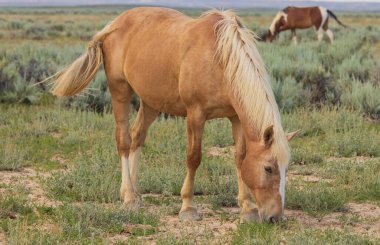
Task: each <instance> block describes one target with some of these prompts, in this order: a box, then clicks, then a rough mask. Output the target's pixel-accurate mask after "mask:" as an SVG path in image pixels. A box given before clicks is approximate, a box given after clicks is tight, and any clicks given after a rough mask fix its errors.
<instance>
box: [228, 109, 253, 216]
mask: <svg viewBox="0 0 380 245" xmlns="http://www.w3.org/2000/svg"><path fill="white" fill-rule="evenodd" d="M230 121H231V124H232V134H233V138H234V142H235V150H236V153H235V161H236V174H237V177H238V187H239V193H238V203H239V207H240V221H241V222H246V221H252V220H258V219H259V215H258V211H257V208H256V205H255V204H254V203H253V201H252V194H251V191H250V190H249V189H248V187H247V186H246V184H245V183H244V182H243V179H242V178H241V164H242V162H243V160H244V158H245V153H246V147H245V139H244V135H243V130H242V127H241V123H240V120H239V118H238V117H237V116H236V117H233V118H230Z"/></svg>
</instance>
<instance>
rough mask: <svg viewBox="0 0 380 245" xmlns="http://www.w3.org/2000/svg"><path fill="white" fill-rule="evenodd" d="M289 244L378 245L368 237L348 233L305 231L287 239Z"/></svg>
mask: <svg viewBox="0 0 380 245" xmlns="http://www.w3.org/2000/svg"><path fill="white" fill-rule="evenodd" d="M286 240H287V242H289V244H297V245H298V244H300V245H301V244H315V245H317V244H342V245H343V244H352V245H354V244H357V245H365V244H368V245H369V244H376V242H374V241H371V240H370V239H369V238H367V237H362V236H359V235H355V234H353V233H351V232H348V231H337V230H330V229H328V230H323V231H322V230H317V229H304V230H302V231H301V232H297V233H295V234H293V235H292V236H289V238H288V239H286Z"/></svg>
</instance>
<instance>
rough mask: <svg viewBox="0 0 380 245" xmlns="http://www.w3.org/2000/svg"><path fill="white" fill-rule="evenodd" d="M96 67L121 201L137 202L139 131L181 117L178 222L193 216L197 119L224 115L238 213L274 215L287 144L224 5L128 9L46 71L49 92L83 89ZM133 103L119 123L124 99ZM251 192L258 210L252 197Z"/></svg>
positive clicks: (248, 39) (251, 50) (250, 41)
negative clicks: (183, 164)
mask: <svg viewBox="0 0 380 245" xmlns="http://www.w3.org/2000/svg"><path fill="white" fill-rule="evenodd" d="M101 63H103V64H104V68H105V72H106V75H107V82H108V87H109V90H110V92H111V96H112V106H113V113H114V116H115V121H116V141H117V149H118V153H119V156H120V162H121V166H122V167H121V168H122V183H121V188H120V194H121V198H122V199H123V200H124V203H125V205H127V206H128V207H132V208H136V207H138V206H139V204H140V196H139V194H138V188H137V168H138V159H139V155H140V150H141V147H142V145H143V143H144V140H145V137H146V135H147V130H148V128H149V126H150V125H151V124H152V122H153V121H154V120H155V118H156V117H157V115H158V113H159V112H167V113H170V114H172V115H177V116H185V117H187V119H186V123H187V137H188V153H187V175H186V178H185V181H184V184H183V187H182V190H181V197H182V201H183V203H182V208H181V211H180V218H181V219H184V220H196V219H198V218H199V215H198V213H197V210H196V206H195V204H194V203H193V190H194V179H195V172H196V170H197V168H198V166H199V164H200V162H201V140H202V132H203V128H204V124H205V121H206V120H209V119H213V118H221V117H227V118H229V120H230V121H231V123H232V129H233V138H234V141H235V145H236V169H237V176H238V184H239V194H238V200H239V205H240V207H241V219H242V220H249V219H252V218H257V215H258V216H259V218H260V219H261V220H270V221H274V220H277V219H279V218H280V217H281V216H282V214H283V210H284V202H285V170H286V167H287V165H288V162H289V155H290V153H289V147H288V140H290V139H291V138H293V137H294V136H295V135H296V132H294V133H291V134H288V135H286V134H285V133H284V131H283V128H282V126H281V120H280V113H279V111H278V108H277V104H276V101H275V98H274V96H273V92H272V89H271V87H270V83H269V77H268V74H267V72H266V70H265V66H264V63H263V61H262V59H261V57H260V54H259V52H258V50H257V48H256V46H255V40H254V38H253V35H252V33H251V32H250V31H249V30H248V29H247V28H246V27H245V26H244V25H243V23H242V21H241V20H240V19H239V18H238V17H237V16H236V15H235V14H234V13H233V12H230V11H223V12H220V11H210V12H207V13H205V14H204V15H203V16H201V17H200V18H198V19H193V18H190V17H188V16H185V15H183V14H182V13H180V12H177V11H175V10H172V9H166V8H153V7H143V8H135V9H131V10H128V11H126V12H124V13H123V14H121V15H120V16H118V17H117V18H116V19H115V20H114V21H113V22H111V23H110V24H109V25H108V26H106V27H105V28H104V29H103V30H102V31H100V32H99V33H97V34H96V35H95V36H94V37H93V39H92V41H91V42H90V43H89V45H88V48H87V51H86V52H85V53H84V54H83V55H82V56H81V57H79V58H78V59H77V60H76V61H75V62H74V63H73V64H71V65H70V66H69V67H67V68H66V69H64V70H62V71H61V72H59V73H57V75H55V76H54V78H55V79H56V81H55V84H54V87H53V89H52V93H53V94H55V95H57V96H71V95H74V94H77V93H79V92H80V91H81V90H83V89H84V88H85V87H86V86H87V85H88V84H89V82H90V81H91V79H92V78H93V76H94V75H95V73H96V72H97V70H98V68H99V66H100V64H101ZM133 93H136V94H137V95H138V96H139V97H140V105H141V106H140V109H139V112H138V115H137V118H136V120H135V122H134V123H133V125H132V127H131V130H129V127H128V114H129V107H130V99H131V96H132V94H133ZM252 194H253V195H254V196H255V198H256V204H257V209H256V207H255V205H254V203H253V200H252Z"/></svg>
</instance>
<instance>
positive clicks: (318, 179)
mask: <svg viewBox="0 0 380 245" xmlns="http://www.w3.org/2000/svg"><path fill="white" fill-rule="evenodd" d="M286 179H287V180H295V179H301V180H303V181H305V182H311V183H317V182H331V181H332V180H331V179H323V178H321V177H319V176H317V175H314V174H309V175H304V174H298V173H292V172H289V173H287V174H286Z"/></svg>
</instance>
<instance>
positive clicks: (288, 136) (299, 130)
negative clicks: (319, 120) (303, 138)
mask: <svg viewBox="0 0 380 245" xmlns="http://www.w3.org/2000/svg"><path fill="white" fill-rule="evenodd" d="M299 132H301V129H298V130H297V131H294V132H291V133H287V134H286V138H287V139H288V141H291V140H292V139H293V138H294V137H296V136H297V135H298V134H299Z"/></svg>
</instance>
